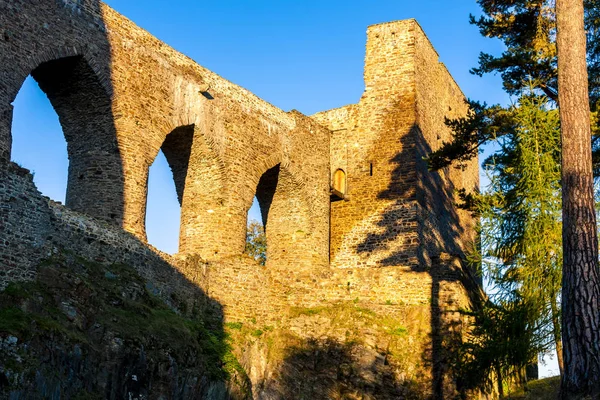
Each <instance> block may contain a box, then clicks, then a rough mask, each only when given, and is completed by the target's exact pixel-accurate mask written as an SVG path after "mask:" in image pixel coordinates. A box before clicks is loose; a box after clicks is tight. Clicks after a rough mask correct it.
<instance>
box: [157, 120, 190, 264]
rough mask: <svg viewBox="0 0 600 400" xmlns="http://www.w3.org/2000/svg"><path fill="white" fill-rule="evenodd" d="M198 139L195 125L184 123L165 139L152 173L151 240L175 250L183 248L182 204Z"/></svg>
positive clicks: (161, 248) (173, 251) (164, 247)
mask: <svg viewBox="0 0 600 400" xmlns="http://www.w3.org/2000/svg"><path fill="white" fill-rule="evenodd" d="M193 140H194V125H186V126H180V127H178V128H176V129H174V130H173V131H172V132H170V133H169V134H168V135H167V137H166V139H165V140H164V142H163V144H162V146H161V148H160V150H159V152H158V155H157V156H156V159H155V160H154V163H153V164H152V166H151V167H150V171H149V174H148V193H147V200H146V235H147V238H148V243H150V244H152V245H154V246H155V247H156V248H158V249H159V250H162V251H164V252H166V253H169V254H175V253H177V252H178V250H180V247H181V246H180V231H181V204H182V202H183V193H184V190H185V183H186V178H187V173H188V166H189V162H190V156H191V151H192V143H193Z"/></svg>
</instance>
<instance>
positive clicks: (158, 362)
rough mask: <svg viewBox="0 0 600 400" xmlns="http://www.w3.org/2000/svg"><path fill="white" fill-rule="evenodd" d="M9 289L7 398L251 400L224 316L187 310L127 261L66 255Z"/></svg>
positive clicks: (5, 305)
mask: <svg viewBox="0 0 600 400" xmlns="http://www.w3.org/2000/svg"><path fill="white" fill-rule="evenodd" d="M37 276H38V277H37V279H36V280H35V281H34V282H28V283H23V284H11V285H10V286H9V287H8V288H7V289H6V290H5V291H4V292H3V293H2V294H0V304H1V306H0V398H8V399H42V398H43V399H96V398H97V399H140V400H141V399H182V400H183V399H245V398H249V397H250V396H251V395H250V384H249V380H248V378H247V377H246V374H245V372H244V371H243V369H242V368H241V366H240V364H239V363H237V360H236V359H235V357H234V356H233V354H232V353H231V352H230V346H229V343H228V341H227V339H226V336H225V334H224V332H223V330H222V328H221V325H220V322H219V321H220V318H219V316H216V317H212V316H210V315H202V314H201V313H199V311H198V310H188V314H189V316H187V317H186V316H183V315H181V314H179V313H177V312H175V311H173V310H172V309H171V308H169V307H167V306H166V304H165V303H164V302H163V300H161V299H160V298H158V297H155V296H154V295H153V294H152V293H151V291H149V290H148V288H147V287H146V284H145V283H144V282H143V281H142V279H141V278H140V277H139V275H137V273H136V272H135V271H134V270H133V269H132V268H129V267H127V266H122V265H112V266H108V267H105V266H102V265H98V264H94V263H89V262H86V261H84V260H82V259H78V258H77V257H75V256H69V255H66V256H65V255H61V256H60V257H54V258H53V259H52V260H50V261H47V262H45V264H44V265H43V266H40V268H39V271H38V275H37Z"/></svg>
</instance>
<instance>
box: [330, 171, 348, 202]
mask: <svg viewBox="0 0 600 400" xmlns="http://www.w3.org/2000/svg"><path fill="white" fill-rule="evenodd" d="M346 192H347V184H346V172H344V170H343V169H338V170H336V171H335V173H334V174H333V183H332V185H331V197H332V200H343V199H344V198H345V197H346Z"/></svg>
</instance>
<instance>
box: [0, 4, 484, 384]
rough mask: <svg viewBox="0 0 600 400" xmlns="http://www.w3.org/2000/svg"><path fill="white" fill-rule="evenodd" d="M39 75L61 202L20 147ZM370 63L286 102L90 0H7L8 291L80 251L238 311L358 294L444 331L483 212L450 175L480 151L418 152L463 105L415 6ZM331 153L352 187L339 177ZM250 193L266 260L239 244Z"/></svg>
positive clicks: (167, 291) (1, 199)
mask: <svg viewBox="0 0 600 400" xmlns="http://www.w3.org/2000/svg"><path fill="white" fill-rule="evenodd" d="M28 75H32V76H33V78H34V79H35V80H36V81H37V82H38V83H39V85H40V88H41V89H42V90H43V91H44V92H45V93H46V95H47V96H48V98H49V99H50V101H51V103H52V105H53V107H54V108H55V110H56V112H57V114H58V115H59V119H60V122H61V125H62V127H63V131H64V135H65V139H66V141H67V149H68V155H69V174H68V188H67V200H66V206H61V205H59V204H56V203H54V202H52V201H50V200H49V199H47V198H44V197H43V196H41V194H40V193H39V192H38V191H37V189H36V188H35V186H34V185H33V182H32V177H31V175H30V174H29V173H28V171H27V170H25V169H24V168H21V167H19V166H16V165H15V164H13V163H11V162H10V150H11V123H12V102H13V101H14V99H15V97H16V95H17V93H18V91H19V89H20V88H21V85H22V84H23V81H24V80H25V79H26V77H27V76H28ZM364 79H365V91H364V94H363V95H362V97H361V98H360V100H359V102H358V103H356V104H351V105H348V106H345V107H341V108H338V109H334V110H330V111H325V112H321V113H318V114H316V115H314V116H312V117H308V116H305V115H303V114H301V113H299V112H297V111H291V112H284V111H282V110H280V109H278V108H276V107H274V106H272V105H271V104H269V103H267V102H265V101H263V100H261V99H259V98H258V97H256V96H255V95H253V94H252V93H250V92H248V91H247V90H245V89H243V88H241V87H239V86H236V85H235V84H233V83H231V82H228V81H226V80H225V79H223V78H221V77H219V76H218V75H216V74H215V73H213V72H211V71H209V70H207V69H205V68H203V67H201V66H200V65H198V64H196V63H195V62H194V61H193V60H191V59H189V58H187V57H186V56H184V55H182V54H180V53H178V52H177V51H175V50H174V49H172V48H170V47H169V46H167V45H166V44H164V43H162V42H160V41H159V40H158V39H156V38H154V37H153V36H151V35H150V34H149V33H148V32H146V31H144V30H142V29H141V28H139V27H137V26H136V25H135V24H133V23H132V22H131V21H129V20H128V19H126V18H125V17H123V16H121V15H119V14H118V13H117V12H115V11H114V10H112V9H111V8H109V7H108V6H106V5H104V4H102V3H100V2H99V1H97V0H36V1H31V0H0V290H1V289H3V288H4V287H6V286H7V285H8V284H9V283H10V282H14V281H19V280H30V279H33V278H34V277H35V274H36V266H37V265H38V264H39V262H40V261H41V260H43V259H44V258H47V257H48V256H50V255H51V254H52V253H53V252H57V251H62V250H67V251H71V252H74V253H76V254H78V255H80V256H82V257H84V258H89V259H93V260H96V261H101V262H107V263H114V262H126V263H128V264H131V265H133V266H134V267H135V268H136V269H137V270H138V271H140V273H141V274H142V276H144V277H145V278H146V279H147V280H148V285H149V286H148V287H149V288H151V290H153V291H155V292H156V293H158V294H160V295H162V296H163V297H165V298H167V299H168V298H169V297H172V296H175V295H177V296H179V297H181V296H185V293H190V292H189V291H188V290H187V289H186V287H188V286H189V284H193V285H194V286H195V287H198V288H200V289H202V291H203V292H205V293H206V294H207V295H208V296H209V297H211V298H212V299H214V300H215V301H217V302H218V303H219V304H220V305H221V307H222V310H223V313H224V317H225V319H227V320H230V321H242V320H245V319H249V318H260V319H262V320H264V321H279V320H281V316H282V315H283V314H285V313H286V312H287V311H286V310H288V309H289V308H290V307H293V306H295V307H314V306H319V305H324V304H332V303H336V302H341V301H351V300H355V299H360V301H362V302H365V304H367V305H369V306H370V307H372V308H377V309H383V308H385V307H383V306H384V305H386V304H387V305H390V307H387V308H385V312H386V313H390V314H394V313H401V312H402V307H403V306H406V305H412V306H415V305H416V306H422V307H423V318H425V319H426V320H428V321H430V324H431V329H432V332H433V333H434V334H435V332H436V330H439V329H440V327H441V326H442V325H443V321H442V319H441V317H440V315H441V312H442V311H445V310H446V311H447V310H450V309H454V310H455V309H457V308H458V307H463V306H468V304H469V293H470V292H472V291H473V290H476V286H470V285H472V284H473V282H474V281H473V278H472V277H471V274H470V272H469V271H468V270H465V269H464V268H463V267H462V263H461V262H460V260H461V259H462V258H464V251H465V249H466V246H468V245H469V243H471V242H473V240H475V239H476V238H475V236H474V235H475V230H474V221H473V220H472V218H471V216H470V215H469V214H467V213H465V212H462V211H460V210H458V209H457V208H456V207H455V200H456V199H455V197H456V194H455V192H456V190H458V189H463V188H464V189H466V190H467V191H471V190H474V189H477V186H478V172H477V161H476V160H474V161H473V162H472V163H470V164H469V165H468V167H467V168H466V169H464V170H456V169H446V170H444V171H441V172H440V173H437V172H436V173H431V172H429V171H427V168H426V164H425V162H424V161H423V157H424V156H425V155H427V154H428V153H429V152H430V151H432V150H436V149H437V148H439V146H440V145H441V144H442V143H443V142H444V141H448V140H449V139H450V131H449V130H448V128H447V127H446V126H445V124H444V118H445V117H450V118H452V117H459V116H462V115H464V114H465V113H466V111H467V106H466V103H465V101H464V96H463V94H462V92H461V91H460V89H459V87H458V86H457V85H456V83H455V82H454V80H453V79H452V77H451V76H450V74H449V73H448V71H447V70H446V68H445V67H444V65H443V64H441V63H440V62H439V61H438V55H437V53H436V52H435V50H434V49H433V47H432V46H431V44H430V42H429V41H428V39H427V37H426V36H425V34H424V33H423V31H422V29H421V28H420V26H419V25H418V24H417V22H416V21H414V20H406V21H398V22H391V23H386V24H380V25H374V26H371V27H369V28H368V31H367V50H366V58H365V72H364ZM160 149H162V150H163V152H164V154H165V156H166V158H167V161H168V162H169V165H170V167H171V169H172V172H173V179H174V182H175V186H176V190H177V196H178V199H179V201H180V204H181V232H180V247H179V249H180V250H179V254H177V255H174V256H169V255H166V254H163V253H161V252H159V251H157V250H156V249H154V248H152V246H150V245H148V244H147V241H146V234H145V226H144V221H145V213H146V198H147V192H148V188H147V181H148V169H149V167H150V165H151V164H152V163H153V161H154V159H155V157H156V156H157V154H158V152H159V150H160ZM338 170H342V171H343V175H344V176H345V179H346V189H345V192H344V193H336V194H332V191H331V189H332V185H333V182H332V181H333V177H334V175H335V173H336V171H338ZM340 176H341V175H340ZM334 193H335V192H334ZM254 196H256V197H257V198H258V201H259V204H260V206H261V211H262V216H263V222H264V223H265V226H266V232H267V241H268V256H267V258H268V261H267V265H266V266H265V267H262V266H259V265H257V264H256V263H255V262H254V260H252V259H250V258H249V257H247V256H244V255H243V254H242V253H243V250H244V244H245V233H246V223H247V213H248V209H249V208H250V206H251V204H252V200H253V198H254ZM190 301H193V299H190ZM419 345H420V346H423V347H427V346H429V344H426V343H425V344H424V343H421V344H419ZM435 346H436V345H435V335H434V337H433V348H434V351H435ZM434 369H435V367H434ZM433 375H434V378H435V375H436V372H435V370H434V372H433ZM440 379H441V378H440ZM440 384H441V383H440Z"/></svg>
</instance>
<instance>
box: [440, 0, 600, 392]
mask: <svg viewBox="0 0 600 400" xmlns="http://www.w3.org/2000/svg"><path fill="white" fill-rule="evenodd" d="M478 3H479V5H480V6H481V8H482V11H483V13H482V14H483V15H482V16H481V17H479V18H475V17H473V16H471V23H473V24H475V25H477V26H478V27H479V29H480V32H481V34H482V35H484V36H486V37H490V38H497V39H500V40H502V42H503V43H504V44H505V46H506V49H505V51H504V52H503V53H502V54H501V55H498V56H496V55H490V54H485V53H483V54H481V55H480V59H479V66H478V67H476V68H474V69H473V70H472V73H474V74H477V75H483V74H488V73H497V74H500V75H501V77H502V81H503V86H504V89H505V90H506V92H507V93H509V94H510V95H511V96H512V97H513V98H516V99H518V100H517V102H516V105H515V106H512V107H501V106H488V105H486V104H485V103H479V102H476V101H470V105H471V111H470V112H469V114H468V115H467V116H466V117H465V118H461V119H457V120H448V121H446V122H447V124H448V126H450V127H451V128H452V129H453V131H454V137H453V140H452V141H451V142H450V143H445V144H444V145H443V146H442V147H441V148H440V150H438V151H436V152H434V153H432V154H431V155H430V156H429V158H428V163H429V166H430V168H431V169H434V170H435V169H440V168H443V167H447V166H449V165H450V164H452V163H457V164H458V166H459V167H460V166H461V164H464V162H465V161H467V160H469V159H471V158H472V157H474V156H475V155H476V154H477V152H478V151H480V148H481V146H482V145H483V144H486V143H489V142H495V143H497V148H498V151H497V152H496V154H494V155H493V156H492V157H490V158H489V159H488V160H487V161H486V166H487V169H488V171H489V172H490V178H491V185H490V187H489V190H488V191H487V192H486V193H483V194H470V195H466V194H464V193H463V198H464V200H466V202H465V204H466V205H467V206H469V207H471V208H472V209H473V210H474V211H476V212H479V213H480V214H481V216H482V217H483V218H482V226H481V232H482V246H481V253H480V254H479V261H480V262H482V265H483V266H484V271H486V273H487V275H488V278H489V279H490V281H491V282H492V283H493V285H495V287H496V289H497V293H498V297H499V298H498V299H497V300H496V301H494V304H495V306H498V307H505V308H506V309H507V310H508V309H511V308H514V305H515V304H522V305H523V307H525V309H526V310H528V313H527V316H528V318H530V319H529V321H528V324H527V326H526V327H523V329H522V335H523V336H522V337H524V338H528V337H529V338H531V340H530V346H531V347H532V348H535V347H536V346H538V345H541V347H540V348H544V347H545V345H546V344H545V342H544V341H543V340H541V341H540V339H543V338H544V337H547V338H551V339H552V340H553V341H554V342H555V344H556V347H557V349H558V351H559V354H560V344H561V340H560V339H561V333H562V336H563V340H562V343H564V344H565V349H564V356H565V357H564V359H565V362H564V364H565V370H564V374H563V378H562V397H563V398H565V399H566V398H582V396H585V395H590V394H591V395H592V396H600V392H598V389H599V386H598V383H599V382H600V364H599V363H600V349H599V347H600V336H598V335H600V321H599V320H598V319H599V318H600V312H599V310H598V305H599V297H600V292H599V291H600V281H599V280H598V275H599V271H598V242H597V237H596V231H597V227H596V218H595V214H594V212H593V203H594V199H593V191H592V186H593V176H592V167H593V171H594V172H595V173H596V175H597V176H598V175H600V140H598V139H599V138H600V129H599V126H598V125H599V118H598V111H599V107H600V0H585V1H584V0H541V1H540V0H478ZM584 28H585V29H584ZM561 31H562V32H561ZM585 35H587V42H588V46H587V49H586V46H585V39H586V37H585ZM561 40H562V48H561ZM557 42H558V46H557ZM582 43H583V45H582ZM577 51H578V52H579V53H577ZM575 60H579V61H575ZM573 63H578V64H577V65H574V64H573ZM569 64H570V65H569ZM586 70H587V71H586ZM575 82H576V83H575ZM584 87H585V89H583V90H582V88H584ZM582 99H583V100H582ZM559 102H560V123H559V118H558V114H559V113H558V111H557V110H556V109H557V108H558V106H559ZM575 104H577V105H575ZM586 110H591V113H590V112H583V111H586ZM590 127H591V129H590ZM559 132H561V134H562V145H563V150H562V156H561V152H560V140H559V136H558V133H559ZM590 139H591V140H590ZM565 143H566V146H565ZM590 145H591V146H590ZM590 150H591V151H590ZM584 164H585V165H584ZM561 166H562V167H561ZM588 167H589V168H588ZM561 173H562V175H561ZM561 193H562V213H561ZM561 225H563V227H562V240H561ZM561 243H562V244H561ZM561 246H564V247H562V250H563V251H561ZM563 256H564V257H563ZM563 258H564V259H563ZM563 263H564V269H563V273H564V275H562V278H563V279H562V291H561V290H559V289H560V288H561V284H560V282H561V279H560V278H561V268H560V267H561V265H563ZM561 293H562V295H561ZM511 298H512V300H511ZM507 302H508V303H507ZM561 307H562V314H561V311H560V308H561ZM531 310H534V312H530V311H531ZM495 315H503V314H502V313H498V312H496V313H495ZM560 317H562V331H561V329H559V328H560V327H561V323H560V322H561V321H560ZM478 329H482V327H478ZM500 339H501V338H500ZM483 342H484V341H480V342H479V343H483ZM493 348H496V349H498V348H502V347H498V346H495V347H493ZM496 356H497V357H498V356H499V355H496Z"/></svg>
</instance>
